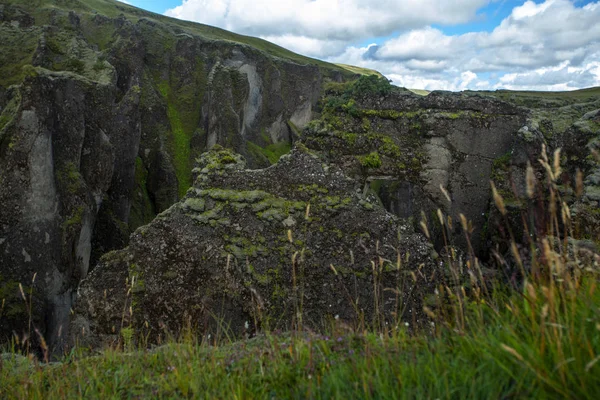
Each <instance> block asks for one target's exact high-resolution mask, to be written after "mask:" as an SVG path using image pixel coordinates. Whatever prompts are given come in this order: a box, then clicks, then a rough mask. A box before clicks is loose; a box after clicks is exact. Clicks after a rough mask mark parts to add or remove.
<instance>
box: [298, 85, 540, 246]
mask: <svg viewBox="0 0 600 400" xmlns="http://www.w3.org/2000/svg"><path fill="white" fill-rule="evenodd" d="M361 79H362V80H364V81H366V82H368V81H369V80H370V81H373V82H371V86H367V87H366V88H364V89H362V90H356V88H353V84H348V85H345V86H346V87H345V88H343V89H342V90H340V89H339V86H338V87H333V88H332V89H331V88H330V89H329V91H328V92H327V93H326V94H325V96H324V98H323V100H322V102H321V104H322V107H321V116H320V118H319V120H317V121H315V122H313V123H311V125H310V126H309V127H308V128H307V129H306V131H305V135H304V141H305V142H306V145H307V146H308V147H310V148H312V149H315V150H318V151H319V152H320V153H321V154H323V155H324V156H326V157H327V158H328V159H329V160H331V162H333V163H335V164H337V165H340V166H341V167H343V168H344V169H345V170H346V171H347V172H348V173H349V174H351V175H352V176H354V177H356V178H360V179H362V180H363V181H364V182H365V183H366V186H367V188H370V189H372V190H373V191H374V192H375V193H377V194H378V195H379V197H380V198H381V200H382V202H383V204H384V205H385V207H386V208H387V209H388V210H389V211H390V212H393V213H395V214H397V215H398V216H400V217H403V218H410V219H412V220H413V221H414V222H415V225H418V224H419V223H420V221H421V220H422V214H421V212H422V211H424V212H425V218H426V219H427V220H428V222H429V224H431V225H432V226H434V224H435V223H436V221H437V217H436V210H437V209H438V208H439V209H441V210H442V211H443V212H444V213H445V214H449V215H451V216H452V217H453V218H454V220H455V221H458V220H459V214H461V213H463V214H464V215H466V216H467V218H468V219H469V220H470V221H472V223H473V226H474V227H475V231H474V233H473V235H472V239H471V240H472V244H473V246H474V247H475V250H476V251H477V252H480V251H481V249H482V248H484V247H485V246H484V236H485V235H482V230H483V228H484V227H485V225H486V222H487V213H488V210H489V206H490V193H491V191H490V179H491V178H492V169H493V166H494V162H495V161H496V160H498V159H500V158H502V157H507V156H508V157H511V154H512V153H514V152H516V151H518V149H519V148H520V147H522V145H523V141H522V140H521V139H520V138H519V136H518V134H517V132H518V131H519V129H520V128H521V127H522V126H523V125H524V124H525V122H526V117H527V115H528V111H527V110H526V109H522V108H518V107H516V106H514V105H511V104H509V103H505V102H502V101H499V100H496V99H493V98H490V97H482V96H476V95H465V94H459V93H448V92H433V93H431V94H429V95H427V96H419V95H416V94H414V93H412V92H410V91H408V90H402V89H399V88H396V89H393V88H391V87H389V88H386V86H385V82H383V83H382V82H379V83H377V82H376V81H377V78H373V77H370V78H361ZM377 85H379V87H378V86H377ZM440 187H442V188H443V189H440ZM443 190H446V192H447V195H446V194H444V192H443ZM447 196H448V197H449V199H450V200H451V201H448V197H447ZM455 228H456V229H455V231H453V232H450V234H451V235H452V238H450V239H452V242H453V243H455V244H458V245H462V246H465V243H464V241H463V238H464V233H463V232H462V231H461V230H460V229H459V227H458V224H457V225H456V226H455ZM438 232H439V230H438ZM436 240H437V243H438V245H440V246H441V245H443V240H442V237H441V235H439V236H437V238H436Z"/></svg>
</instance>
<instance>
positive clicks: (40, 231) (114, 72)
mask: <svg viewBox="0 0 600 400" xmlns="http://www.w3.org/2000/svg"><path fill="white" fill-rule="evenodd" d="M0 43H1V46H2V51H0V113H1V114H0V186H1V188H0V204H2V207H1V209H0V265H1V266H2V267H1V269H0V276H1V280H0V284H1V285H0V294H1V295H2V297H3V298H7V299H8V300H7V303H6V305H5V308H4V311H3V314H2V316H1V318H2V324H0V325H1V328H0V340H3V339H6V338H8V337H10V336H11V335H12V333H13V332H18V333H19V334H20V333H22V331H23V329H25V327H26V326H27V322H26V321H27V320H28V316H27V314H28V312H27V310H26V308H27V307H25V306H24V305H23V303H22V300H21V299H20V294H19V292H18V290H17V289H18V283H22V284H24V285H26V290H29V289H31V290H32V292H33V293H35V296H34V301H33V303H34V304H33V306H32V308H33V320H34V323H35V326H37V327H39V328H40V329H41V331H42V332H48V333H49V336H48V337H49V339H50V342H52V343H53V344H54V343H58V342H59V340H58V336H59V335H60V333H61V329H62V327H64V326H65V323H66V320H67V319H68V313H69V310H70V307H71V302H72V296H73V293H74V292H73V291H74V289H75V288H76V286H77V284H78V282H79V280H80V279H81V278H82V277H84V276H85V275H86V274H87V271H88V270H89V268H90V265H94V264H95V262H96V260H97V259H98V258H99V257H100V256H101V255H102V254H104V253H105V252H107V251H109V250H112V249H114V248H121V247H123V246H124V245H125V244H126V243H127V241H128V237H129V233H130V232H131V231H132V230H133V229H135V228H136V227H138V226H140V225H143V224H145V223H147V222H149V221H150V220H152V219H153V218H154V216H155V215H156V214H157V213H160V212H162V211H163V210H165V209H167V208H168V207H169V206H171V205H172V204H173V203H174V202H176V201H177V200H178V199H179V198H180V197H181V196H182V195H183V194H185V192H186V190H187V189H188V188H189V187H190V186H191V183H192V180H191V179H192V177H191V170H192V163H193V160H194V158H195V157H196V156H197V155H199V154H200V153H202V152H203V151H204V150H206V149H208V148H210V147H212V146H213V145H215V144H222V145H225V146H228V147H231V148H234V149H235V150H236V151H238V152H239V153H241V154H244V155H245V156H246V157H247V159H248V160H249V163H250V165H252V166H267V165H269V164H271V163H272V162H274V161H276V159H277V158H278V157H279V156H280V155H281V154H283V153H285V152H286V151H288V150H289V149H290V147H291V143H292V141H293V138H294V135H295V130H296V129H297V128H302V127H303V126H304V125H305V124H306V123H307V122H308V121H309V120H310V118H311V112H312V108H313V106H314V104H315V102H316V100H317V99H318V96H319V93H320V91H321V85H322V83H323V82H324V81H325V80H328V79H334V80H342V79H344V78H346V77H350V76H353V73H352V72H349V71H347V70H345V69H343V68H340V67H338V66H335V65H331V64H327V63H323V62H320V61H317V60H312V59H309V58H306V57H302V56H299V55H297V54H294V53H292V52H290V51H287V50H285V49H283V48H281V47H278V46H275V45H273V44H271V43H268V42H265V41H263V40H260V39H256V38H249V37H244V36H240V35H235V34H233V33H230V32H226V31H223V30H220V29H216V28H212V27H208V26H203V25H199V24H193V23H188V22H182V21H177V20H173V19H170V18H166V17H163V16H159V15H156V14H152V13H148V12H145V11H142V10H139V9H136V8H133V7H130V6H127V5H125V4H123V3H119V2H116V1H112V0H86V1H78V0H54V1H50V0H34V1H30V0H27V1H25V0H21V1H16V0H9V1H3V2H2V4H0ZM36 273H37V276H36V280H35V282H34V283H33V286H32V287H31V288H30V287H29V286H31V285H30V283H31V281H32V279H33V277H34V274H36Z"/></svg>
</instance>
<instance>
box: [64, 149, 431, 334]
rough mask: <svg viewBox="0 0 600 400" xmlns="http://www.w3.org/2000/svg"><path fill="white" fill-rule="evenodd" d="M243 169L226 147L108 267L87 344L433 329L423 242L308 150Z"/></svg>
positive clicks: (90, 316)
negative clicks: (337, 323)
mask: <svg viewBox="0 0 600 400" xmlns="http://www.w3.org/2000/svg"><path fill="white" fill-rule="evenodd" d="M243 167H244V162H243V160H242V158H241V156H238V155H235V154H233V153H231V152H230V151H227V150H215V151H211V152H209V153H207V154H205V155H203V156H202V158H201V159H200V162H199V165H198V168H197V169H196V170H195V172H196V173H197V178H196V183H195V186H194V187H193V188H192V189H190V190H189V191H188V193H187V195H186V197H185V198H184V199H182V201H181V202H179V203H177V204H175V205H174V206H172V207H171V208H169V209H168V210H167V211H165V212H163V213H162V214H161V215H159V216H158V217H157V218H156V219H155V220H154V221H153V222H152V223H150V224H149V225H147V226H145V227H142V228H139V229H138V230H137V231H136V232H135V234H134V235H133V236H132V238H131V242H130V245H129V247H128V248H126V249H124V250H120V251H116V252H112V253H109V254H107V255H106V256H104V257H103V258H102V259H101V261H100V263H99V265H98V266H97V267H96V268H95V269H94V270H93V271H92V272H91V273H90V275H89V276H88V277H87V278H86V279H85V280H84V281H83V282H82V284H81V287H80V289H79V292H78V301H77V305H76V308H75V312H76V314H75V318H74V322H73V327H72V333H73V335H75V337H76V338H77V340H79V341H80V342H82V343H85V344H89V345H92V346H98V345H101V344H107V343H110V342H112V341H115V340H118V339H119V335H120V333H119V332H120V330H121V329H122V328H124V327H132V328H134V329H133V331H134V332H136V333H138V334H139V335H140V337H142V336H144V335H147V334H149V336H148V337H149V340H150V341H151V342H155V341H157V340H158V339H159V337H161V336H162V337H163V338H164V337H165V334H167V332H168V333H171V334H174V335H177V334H178V333H180V332H181V329H182V328H184V327H186V326H191V327H192V328H195V329H196V332H198V333H206V332H213V333H214V332H216V331H217V330H218V328H219V327H221V328H223V327H228V330H229V331H230V332H229V333H232V334H234V335H235V336H239V335H242V334H245V333H248V334H249V333H252V332H254V331H255V330H256V329H259V328H265V327H269V328H271V329H278V328H281V329H289V328H292V327H294V326H298V325H297V324H299V323H300V319H301V321H302V324H303V325H304V326H306V327H310V328H313V329H318V328H319V327H323V326H325V325H326V324H327V323H329V322H331V321H332V320H334V319H339V320H341V321H344V322H346V323H349V324H353V323H357V322H360V321H364V322H365V323H366V324H372V323H374V322H375V323H377V322H376V320H377V318H381V320H380V321H379V323H385V322H383V321H384V320H385V321H387V322H388V323H392V321H397V319H396V317H395V315H396V314H395V313H397V315H398V316H401V319H402V320H403V321H407V322H409V324H419V323H423V322H424V317H423V315H422V298H423V297H424V293H427V292H428V291H429V292H432V291H433V284H434V282H435V280H436V271H435V267H434V263H433V261H432V257H431V253H432V250H431V245H429V244H428V242H427V241H426V240H425V239H424V238H423V237H422V236H421V235H420V234H415V233H414V232H413V231H412V228H411V227H408V226H406V225H403V224H401V223H400V221H399V219H398V218H396V217H395V216H394V215H392V214H390V213H388V212H386V211H385V210H384V209H383V208H382V207H381V206H380V205H379V204H378V203H377V201H375V199H374V198H373V197H372V196H371V197H364V196H363V195H362V187H361V185H360V183H358V182H357V181H355V180H353V179H350V178H348V177H346V176H345V175H344V173H343V172H342V171H341V170H340V169H339V168H337V167H335V166H329V165H327V164H324V163H323V162H322V160H321V159H320V158H319V157H317V156H316V155H314V154H312V153H310V152H309V151H308V150H307V149H306V148H304V147H303V146H302V145H300V146H299V147H296V148H295V149H294V150H293V151H292V152H291V153H290V154H289V155H287V156H284V157H282V158H281V159H280V161H279V162H278V163H277V164H276V165H274V166H272V167H270V168H267V169H262V170H245V169H243ZM398 260H401V261H398ZM399 262H400V268H398V263H399ZM384 289H398V291H397V292H395V291H388V290H384Z"/></svg>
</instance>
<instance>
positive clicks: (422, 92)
mask: <svg viewBox="0 0 600 400" xmlns="http://www.w3.org/2000/svg"><path fill="white" fill-rule="evenodd" d="M408 90H410V91H411V92H413V93H414V94H418V95H419V96H427V95H428V94H429V93H431V92H430V91H429V90H424V89H408Z"/></svg>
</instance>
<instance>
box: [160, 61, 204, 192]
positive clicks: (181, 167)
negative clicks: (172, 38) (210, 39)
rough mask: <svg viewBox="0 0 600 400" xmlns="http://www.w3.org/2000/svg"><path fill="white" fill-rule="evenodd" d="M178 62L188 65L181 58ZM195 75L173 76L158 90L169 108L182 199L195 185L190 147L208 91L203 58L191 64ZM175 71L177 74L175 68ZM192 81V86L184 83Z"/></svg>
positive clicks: (176, 171) (161, 84)
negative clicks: (202, 103) (204, 97)
mask: <svg viewBox="0 0 600 400" xmlns="http://www.w3.org/2000/svg"><path fill="white" fill-rule="evenodd" d="M177 62H179V63H183V64H186V65H187V64H188V61H187V60H184V59H179V60H177ZM189 64H191V65H192V68H193V73H192V75H191V76H190V77H179V76H176V75H175V74H174V72H173V73H172V74H171V77H170V80H169V81H159V82H158V84H157V88H158V90H159V92H160V94H161V95H162V97H163V98H164V100H165V102H166V105H167V116H168V118H169V122H170V125H171V138H170V139H171V140H170V153H171V156H172V157H173V164H174V167H175V173H176V175H177V181H178V187H179V196H180V197H183V196H184V195H185V193H186V191H187V190H188V189H189V188H190V187H191V186H192V167H193V159H194V154H193V152H192V148H191V140H192V137H193V135H194V133H195V131H196V129H197V127H198V123H199V119H200V113H199V112H198V110H199V109H200V107H201V102H202V98H203V95H204V91H205V90H206V79H207V77H206V71H205V69H204V63H203V61H202V59H201V58H200V57H196V58H195V59H194V60H192V61H189ZM172 71H176V68H173V69H172ZM184 79H185V80H187V79H190V80H191V83H184Z"/></svg>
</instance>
